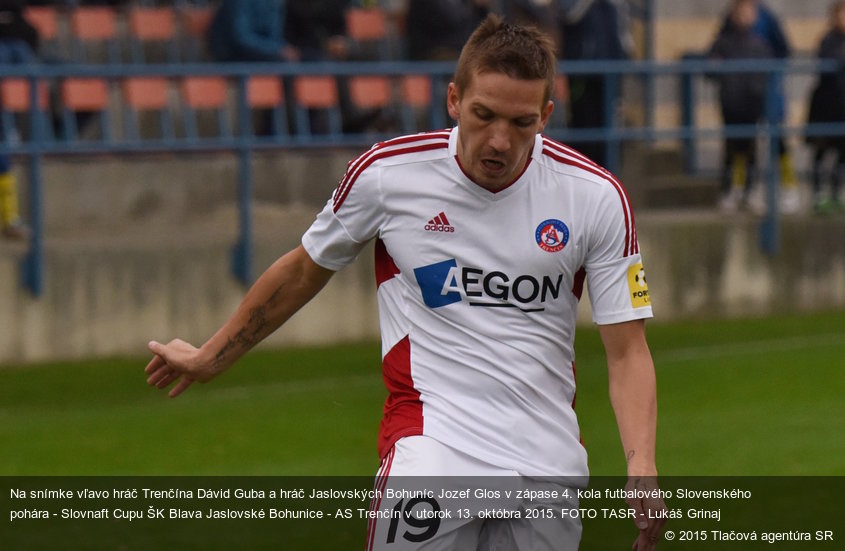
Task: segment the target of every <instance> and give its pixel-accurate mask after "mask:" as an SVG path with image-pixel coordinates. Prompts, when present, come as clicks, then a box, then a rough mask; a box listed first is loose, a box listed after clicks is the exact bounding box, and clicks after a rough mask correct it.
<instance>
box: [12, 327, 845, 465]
mask: <svg viewBox="0 0 845 551" xmlns="http://www.w3.org/2000/svg"><path fill="white" fill-rule="evenodd" d="M648 333H649V342H650V344H651V348H652V353H653V355H654V358H655V363H656V365H657V370H658V385H659V403H660V420H659V436H658V466H659V468H660V471H661V474H663V475H800V476H803V475H845V463H843V461H842V458H843V457H845V400H843V396H845V312H832V313H824V314H814V315H801V316H798V315H794V316H783V317H774V318H761V319H743V320H733V321H700V322H686V323H676V324H661V323H656V322H655V323H651V324H650V325H649V329H648ZM141 352H142V351H139V353H141ZM576 353H577V366H578V401H577V410H578V412H579V417H580V421H581V430H582V435H583V439H584V443H585V446H586V447H587V450H588V452H589V454H590V466H591V470H592V472H593V473H594V474H598V475H618V474H623V473H624V459H623V456H622V455H623V454H622V451H621V447H620V444H619V437H618V433H617V432H616V426H615V421H614V419H613V415H612V411H611V408H610V405H609V402H608V398H607V371H606V366H605V363H604V354H603V351H602V348H601V344H600V340H599V337H598V334H597V332H596V331H595V330H594V329H592V328H589V327H584V328H581V329H580V330H579V333H578V336H577V338H576ZM146 361H147V359H146V358H144V357H141V356H139V357H138V358H134V359H116V360H97V361H86V362H68V363H61V364H49V365H39V366H30V367H16V366H5V367H3V368H0V449H2V450H3V453H0V475H6V476H10V475H215V476H216V475H277V476H278V475H283V476H288V475H367V476H370V475H372V474H373V473H374V472H375V470H376V468H377V463H378V458H377V457H376V451H375V441H376V434H377V431H378V423H379V419H380V414H381V407H382V402H383V400H384V397H385V391H384V388H383V384H382V380H381V374H380V365H379V364H380V359H379V347H378V345H377V344H373V343H366V344H360V345H347V346H336V347H330V348H315V349H304V348H303V349H289V350H281V351H264V350H259V351H254V352H252V353H251V354H249V355H247V356H246V357H245V358H244V359H243V360H242V361H241V362H240V363H239V364H238V365H237V366H236V367H235V368H233V369H232V370H231V371H230V372H228V373H226V374H224V375H223V376H222V377H220V378H219V379H217V380H215V381H213V382H212V383H210V384H207V385H195V386H194V387H193V388H191V389H190V390H189V391H188V392H187V393H186V394H185V395H183V396H182V397H180V398H178V399H175V400H169V399H167V398H166V396H165V394H164V393H162V392H160V391H156V390H155V389H151V388H149V387H147V385H146V384H145V382H144V374H143V367H144V365H145V364H146Z"/></svg>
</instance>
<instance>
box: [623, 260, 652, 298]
mask: <svg viewBox="0 0 845 551" xmlns="http://www.w3.org/2000/svg"><path fill="white" fill-rule="evenodd" d="M628 290H629V291H630V292H631V306H633V307H634V308H642V307H643V306H651V298H650V297H649V296H648V283H646V280H645V270H644V269H643V263H642V262H637V263H636V264H634V265H633V266H631V267H629V268H628Z"/></svg>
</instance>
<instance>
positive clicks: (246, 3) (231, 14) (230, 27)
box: [207, 0, 300, 135]
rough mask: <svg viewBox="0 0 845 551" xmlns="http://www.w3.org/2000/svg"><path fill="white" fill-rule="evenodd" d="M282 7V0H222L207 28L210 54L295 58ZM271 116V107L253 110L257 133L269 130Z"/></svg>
mask: <svg viewBox="0 0 845 551" xmlns="http://www.w3.org/2000/svg"><path fill="white" fill-rule="evenodd" d="M285 7H286V3H285V0H223V1H222V2H221V3H220V5H219V6H218V8H217V11H216V12H215V13H214V17H213V18H212V20H211V24H210V25H209V28H208V37H207V38H208V51H209V52H210V53H211V57H212V58H214V59H215V60H216V61H224V62H228V61H242V62H260V61H297V60H298V59H299V57H300V55H299V50H297V49H296V48H295V47H293V46H291V45H290V44H289V43H288V42H287V41H285V37H284V25H283V22H284V18H285ZM286 86H287V87H288V88H289V85H286ZM286 96H289V93H287V94H286ZM272 117H273V113H272V110H263V109H262V110H258V111H257V112H256V113H255V114H254V116H253V118H254V121H253V125H254V126H253V127H254V128H255V132H256V134H257V135H268V134H271V133H273V128H274V125H273V122H272Z"/></svg>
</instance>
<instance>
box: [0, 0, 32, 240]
mask: <svg viewBox="0 0 845 551" xmlns="http://www.w3.org/2000/svg"><path fill="white" fill-rule="evenodd" d="M25 5H26V3H25V2H22V1H9V0H2V1H0V64H23V63H33V62H35V61H37V57H36V55H35V52H36V51H37V50H38V31H36V30H35V28H34V27H33V26H32V25H30V24H29V22H28V21H27V20H26V19H25V18H24V17H23V8H24V6H25ZM0 138H2V139H4V140H5V139H6V138H7V137H6V136H0ZM17 188H18V186H17V179H16V178H15V175H14V174H13V173H12V170H11V163H10V159H9V157H8V155H3V154H0V225H1V226H2V233H3V236H4V237H7V238H12V239H23V238H25V237H26V235H27V230H26V227H25V226H24V225H23V223H22V222H21V218H20V214H19V211H18V189H17Z"/></svg>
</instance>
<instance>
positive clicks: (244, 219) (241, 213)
mask: <svg viewBox="0 0 845 551" xmlns="http://www.w3.org/2000/svg"><path fill="white" fill-rule="evenodd" d="M247 78H248V77H247V76H246V75H238V77H237V79H238V82H237V91H238V109H237V111H238V128H239V134H240V135H239V136H237V137H236V140H237V150H238V165H239V166H238V222H239V224H238V227H239V232H238V240H237V242H236V243H235V246H234V247H233V249H232V273H233V274H234V275H235V277H236V278H237V279H238V281H240V282H241V283H243V284H244V285H250V284H251V283H252V281H253V270H252V264H253V262H252V260H253V232H252V164H251V162H250V161H251V158H250V146H249V143H248V141H249V137H250V128H251V126H252V125H251V124H250V116H251V113H250V110H249V108H248V107H247V97H246V94H247V92H246V81H247Z"/></svg>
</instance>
